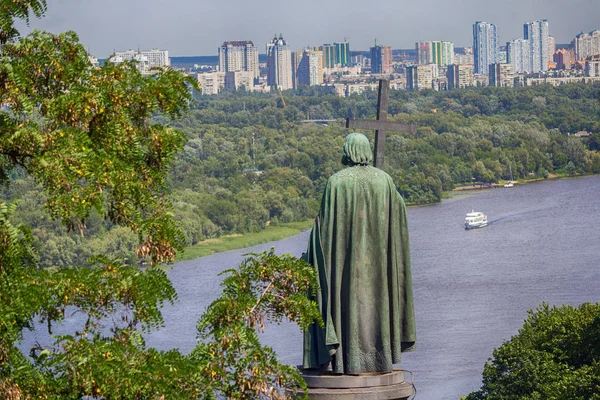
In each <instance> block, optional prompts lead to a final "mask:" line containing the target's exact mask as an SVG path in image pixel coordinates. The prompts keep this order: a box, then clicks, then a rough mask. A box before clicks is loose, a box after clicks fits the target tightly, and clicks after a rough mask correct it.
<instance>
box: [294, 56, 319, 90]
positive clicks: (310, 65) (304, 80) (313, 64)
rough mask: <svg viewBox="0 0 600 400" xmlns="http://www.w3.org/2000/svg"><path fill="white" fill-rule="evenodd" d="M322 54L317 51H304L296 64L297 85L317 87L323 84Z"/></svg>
mask: <svg viewBox="0 0 600 400" xmlns="http://www.w3.org/2000/svg"><path fill="white" fill-rule="evenodd" d="M322 57H323V53H322V52H321V51H318V50H304V51H303V53H302V58H301V59H300V62H299V64H298V70H297V71H298V72H297V76H298V85H306V86H318V85H320V84H322V83H323V67H322V60H321V59H322Z"/></svg>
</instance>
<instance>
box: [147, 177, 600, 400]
mask: <svg viewBox="0 0 600 400" xmlns="http://www.w3.org/2000/svg"><path fill="white" fill-rule="evenodd" d="M599 193H600V176H593V177H586V178H579V179H569V180H558V181H548V182H540V183H532V184H527V185H522V186H520V187H518V186H516V187H514V188H510V189H508V188H506V189H505V188H501V189H492V190H487V191H477V192H470V193H460V194H458V195H455V196H454V197H452V198H451V199H449V200H444V201H443V202H442V203H441V204H436V205H432V206H424V207H411V208H409V209H408V219H409V221H408V222H409V234H410V244H411V257H412V272H413V290H414V297H415V299H414V302H415V312H416V323H417V350H416V351H415V352H412V353H405V354H404V359H403V362H402V364H401V365H400V366H401V367H402V368H404V369H406V370H408V371H411V372H412V373H413V376H414V383H415V386H416V388H417V396H416V399H422V400H439V399H454V400H458V399H459V398H460V396H464V395H466V394H468V393H470V392H472V391H474V390H477V389H479V387H480V386H481V372H482V370H483V365H484V363H485V361H486V360H487V359H488V357H490V356H491V354H492V350H493V349H494V348H495V347H498V346H499V345H501V344H502V342H503V341H504V340H507V339H509V338H510V337H511V336H512V335H515V334H516V333H517V331H518V329H519V328H520V327H521V326H522V325H523V320H524V319H525V318H526V316H527V310H530V309H533V308H535V307H537V306H538V305H539V304H540V303H541V302H547V303H549V304H551V305H560V304H570V305H578V304H580V303H583V302H598V301H600V291H599V289H598V288H599V287H600V273H599V272H598V269H597V268H598V261H597V260H598V254H599V252H598V246H599V245H600V230H599V229H598V227H599V226H600V201H598V194H599ZM471 210H475V211H483V212H485V213H486V214H487V215H488V220H489V221H490V224H489V225H488V226H487V227H485V228H481V229H476V230H469V231H465V230H464V228H463V221H464V217H465V214H466V213H467V212H470V211H471ZM308 234H309V233H308V232H305V233H302V234H299V235H297V236H294V237H291V238H288V239H284V240H281V241H278V242H273V243H268V244H264V245H259V246H254V247H251V248H248V249H243V250H235V251H230V252H226V253H219V254H214V255H212V256H207V257H202V258H199V259H196V260H190V261H183V262H180V263H177V264H176V265H175V266H174V267H173V268H172V269H171V270H170V272H169V276H170V278H171V280H172V282H173V284H174V286H175V288H176V290H177V292H178V294H179V300H178V302H177V304H175V306H173V307H166V308H165V310H164V317H165V323H166V327H165V328H163V329H161V330H159V331H155V332H152V333H150V334H149V335H148V341H147V344H148V345H149V346H154V347H157V348H160V349H163V350H166V349H170V348H179V349H180V350H181V351H183V352H185V353H187V352H189V351H190V350H191V349H192V348H193V347H194V346H195V344H196V339H195V336H196V322H197V320H198V318H199V317H200V315H201V314H202V312H203V311H204V310H205V308H206V307H207V305H208V304H209V303H210V302H211V301H213V300H214V299H215V298H216V297H217V296H218V295H219V292H220V287H219V284H220V281H221V279H222V278H221V277H219V276H218V274H219V273H220V272H221V271H223V270H225V269H228V268H233V267H236V266H237V265H239V264H240V262H241V261H242V260H243V258H244V257H243V254H244V253H247V252H249V251H255V252H260V251H262V250H268V249H269V248H270V247H274V248H275V250H276V252H277V253H281V254H283V253H290V254H292V255H295V256H300V255H301V253H302V252H303V251H305V250H306V244H307V240H308ZM262 338H263V340H264V342H265V343H266V344H268V345H270V346H272V347H273V348H274V349H275V351H276V352H277V354H278V355H279V358H280V359H281V360H282V361H284V362H286V363H289V364H291V365H297V364H299V363H300V362H301V353H302V334H301V332H300V331H299V329H298V328H297V327H296V326H295V325H292V324H282V325H279V326H269V327H267V330H266V332H265V334H264V335H263V336H262ZM407 376H410V375H407Z"/></svg>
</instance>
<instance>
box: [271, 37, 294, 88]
mask: <svg viewBox="0 0 600 400" xmlns="http://www.w3.org/2000/svg"><path fill="white" fill-rule="evenodd" d="M267 84H268V85H270V86H276V87H277V88H279V89H283V90H285V89H292V88H293V80H292V52H291V50H290V48H289V46H288V44H287V43H286V41H285V40H284V39H283V36H282V35H281V34H280V35H279V37H277V36H275V37H274V38H273V40H271V41H270V42H269V43H267Z"/></svg>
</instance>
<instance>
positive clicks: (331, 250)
mask: <svg viewBox="0 0 600 400" xmlns="http://www.w3.org/2000/svg"><path fill="white" fill-rule="evenodd" d="M305 258H306V260H307V261H308V262H309V263H311V264H312V265H314V266H315V268H316V269H317V270H318V283H319V286H320V287H319V288H318V290H316V291H315V293H312V297H313V298H314V300H315V301H316V302H317V304H318V305H319V308H320V310H321V315H322V317H323V321H324V323H325V326H324V327H321V326H319V325H317V324H314V325H312V326H311V327H310V329H309V330H308V331H306V332H305V334H304V359H303V367H304V368H323V367H324V366H326V365H327V364H328V363H329V362H330V361H331V368H332V370H333V372H335V373H341V374H360V373H369V372H390V371H391V370H392V364H397V363H399V362H400V358H401V352H403V351H410V350H413V349H414V345H415V340H416V329H415V317H414V308H413V296H412V280H411V272H410V254H409V243H408V229H407V223H406V207H405V205H404V200H403V199H402V196H400V194H399V193H398V191H397V190H396V187H395V185H394V183H393V181H392V178H391V177H390V176H389V175H388V174H386V173H385V172H383V171H382V170H380V169H377V168H375V167H371V166H362V165H355V166H352V167H349V168H346V169H344V170H342V171H340V172H338V173H336V174H335V175H333V176H331V177H330V178H329V180H328V182H327V186H326V188H325V193H324V194H323V199H322V202H321V211H320V212H319V215H318V216H317V218H316V220H315V224H314V227H313V230H312V233H311V236H310V240H309V244H308V251H307V254H306V255H305Z"/></svg>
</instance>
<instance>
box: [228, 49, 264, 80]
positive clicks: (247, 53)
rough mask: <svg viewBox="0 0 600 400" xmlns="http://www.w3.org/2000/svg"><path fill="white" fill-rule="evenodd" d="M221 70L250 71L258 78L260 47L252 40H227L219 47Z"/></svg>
mask: <svg viewBox="0 0 600 400" xmlns="http://www.w3.org/2000/svg"><path fill="white" fill-rule="evenodd" d="M219 71H221V72H236V71H248V72H250V73H252V77H253V78H258V77H259V75H260V69H259V67H258V47H256V46H255V45H254V43H252V41H250V40H239V41H227V42H223V45H222V46H221V47H219Z"/></svg>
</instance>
